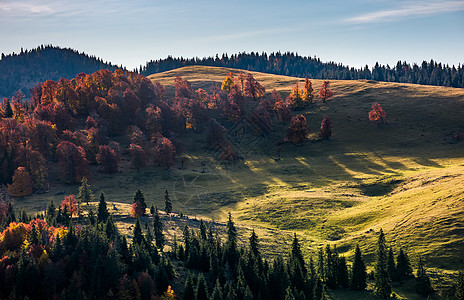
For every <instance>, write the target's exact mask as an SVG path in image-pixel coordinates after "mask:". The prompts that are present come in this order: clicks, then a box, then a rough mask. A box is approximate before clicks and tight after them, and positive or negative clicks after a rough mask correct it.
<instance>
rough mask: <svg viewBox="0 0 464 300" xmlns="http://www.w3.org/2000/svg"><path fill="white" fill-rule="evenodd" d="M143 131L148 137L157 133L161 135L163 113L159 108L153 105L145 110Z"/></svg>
mask: <svg viewBox="0 0 464 300" xmlns="http://www.w3.org/2000/svg"><path fill="white" fill-rule="evenodd" d="M145 114H146V118H145V129H146V132H147V134H148V136H149V137H153V136H154V135H156V134H157V133H158V132H159V133H163V112H162V111H161V108H159V107H154V106H153V105H151V106H149V107H147V109H146V110H145Z"/></svg>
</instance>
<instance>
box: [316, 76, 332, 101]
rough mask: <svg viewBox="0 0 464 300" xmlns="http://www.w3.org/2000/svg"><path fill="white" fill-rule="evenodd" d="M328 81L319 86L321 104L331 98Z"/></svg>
mask: <svg viewBox="0 0 464 300" xmlns="http://www.w3.org/2000/svg"><path fill="white" fill-rule="evenodd" d="M329 84H330V82H329V81H327V80H326V81H324V83H323V84H322V85H321V88H320V89H319V94H318V96H319V99H321V100H322V102H326V101H327V99H329V98H330V97H332V96H333V91H332V90H331V89H329Z"/></svg>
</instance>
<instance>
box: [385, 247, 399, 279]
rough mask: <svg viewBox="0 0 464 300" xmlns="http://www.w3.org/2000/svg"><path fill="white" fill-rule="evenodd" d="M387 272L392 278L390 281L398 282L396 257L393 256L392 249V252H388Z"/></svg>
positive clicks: (391, 250)
mask: <svg viewBox="0 0 464 300" xmlns="http://www.w3.org/2000/svg"><path fill="white" fill-rule="evenodd" d="M387 270H388V275H389V276H390V280H391V281H397V276H396V264H395V257H394V256H393V249H392V248H390V250H389V251H388V260H387Z"/></svg>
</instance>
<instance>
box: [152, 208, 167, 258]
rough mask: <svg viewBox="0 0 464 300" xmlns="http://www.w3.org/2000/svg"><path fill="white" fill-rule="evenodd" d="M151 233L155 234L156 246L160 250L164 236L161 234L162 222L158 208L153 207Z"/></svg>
mask: <svg viewBox="0 0 464 300" xmlns="http://www.w3.org/2000/svg"><path fill="white" fill-rule="evenodd" d="M153 234H154V236H155V243H156V247H158V248H159V249H161V250H162V249H163V246H164V242H165V238H164V234H163V223H162V222H161V218H160V216H159V212H158V208H155V213H154V214H153Z"/></svg>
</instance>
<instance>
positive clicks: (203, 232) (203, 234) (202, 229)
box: [200, 220, 206, 241]
mask: <svg viewBox="0 0 464 300" xmlns="http://www.w3.org/2000/svg"><path fill="white" fill-rule="evenodd" d="M200 237H201V239H202V240H203V241H205V240H206V225H205V222H203V220H200Z"/></svg>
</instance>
